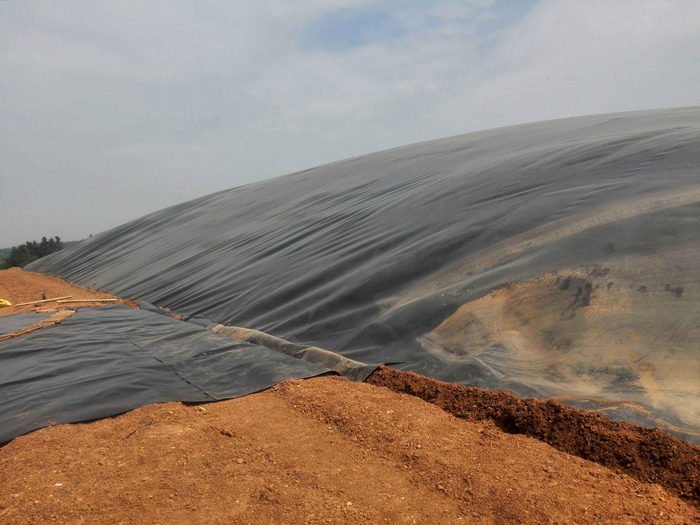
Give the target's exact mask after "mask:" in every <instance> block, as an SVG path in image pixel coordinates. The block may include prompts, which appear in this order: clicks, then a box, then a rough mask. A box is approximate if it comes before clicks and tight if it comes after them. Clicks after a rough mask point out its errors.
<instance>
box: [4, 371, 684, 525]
mask: <svg viewBox="0 0 700 525" xmlns="http://www.w3.org/2000/svg"><path fill="white" fill-rule="evenodd" d="M0 508H1V509H2V510H0V521H2V523H7V524H10V523H13V524H24V523H50V522H54V523H96V524H103V523H129V524H132V523H134V524H135V523H163V524H165V523H167V524H180V523H182V524H185V523H211V524H217V523H222V524H223V523H694V522H697V519H698V515H697V512H696V511H695V510H694V509H693V508H691V507H690V506H689V505H687V504H686V503H684V502H682V501H681V500H679V499H678V498H676V497H674V496H672V495H670V494H669V493H667V492H665V491H664V490H663V489H662V488H660V487H658V486H656V485H647V484H643V483H640V482H638V481H635V480H633V479H631V478H629V477H627V476H625V475H621V474H616V473H613V472H612V471H610V470H608V469H606V468H604V467H601V466H598V465H596V464H593V463H590V462H587V461H585V460H582V459H580V458H576V457H573V456H569V455H567V454H564V453H561V452H558V451H556V450H555V449H553V448H552V447H550V446H548V445H546V444H544V443H542V442H540V441H537V440H535V439H532V438H527V437H524V436H517V435H509V434H506V433H504V432H502V431H500V430H499V429H497V428H496V427H495V426H494V425H493V423H482V422H467V421H463V420H459V419H457V418H455V417H453V416H451V415H450V414H448V413H446V412H445V411H443V410H441V409H439V408H437V407H435V406H433V405H431V404H429V403H426V402H424V401H422V400H420V399H417V398H415V397H410V396H406V395H400V394H396V393H393V392H391V391H389V390H387V389H384V388H379V387H376V386H373V385H368V384H357V383H350V382H349V381H347V380H345V379H340V378H335V377H324V378H316V379H312V380H307V381H292V382H287V383H283V384H281V385H278V386H277V387H275V388H272V389H270V390H268V391H266V392H262V393H259V394H254V395H251V396H247V397H243V398H239V399H234V400H230V401H224V402H220V403H213V404H208V405H200V406H191V407H188V406H184V405H182V404H180V403H167V404H161V405H151V406H146V407H142V408H140V409H137V410H134V411H133V412H130V413H128V414H125V415H122V416H119V417H116V418H111V419H106V420H101V421H97V422H93V423H89V424H79V425H60V426H55V427H50V428H46V429H42V430H39V431H37V432H34V433H32V434H30V435H27V436H23V437H20V438H17V439H15V440H14V441H12V442H10V443H9V444H8V445H6V446H5V447H3V448H2V449H0Z"/></svg>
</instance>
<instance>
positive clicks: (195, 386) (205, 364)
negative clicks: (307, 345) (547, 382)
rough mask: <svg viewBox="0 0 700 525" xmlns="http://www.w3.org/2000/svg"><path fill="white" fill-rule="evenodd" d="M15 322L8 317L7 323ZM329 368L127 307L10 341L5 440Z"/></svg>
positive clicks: (3, 386) (88, 313)
mask: <svg viewBox="0 0 700 525" xmlns="http://www.w3.org/2000/svg"><path fill="white" fill-rule="evenodd" d="M5 319H6V318H0V322H2V321H4V320H5ZM326 372H328V370H327V369H325V368H322V367H320V366H317V365H314V364H312V363H307V362H305V361H301V360H298V359H294V358H292V357H288V356H286V355H284V354H281V353H279V352H276V351H274V350H270V349H267V348H263V347H261V346H256V345H251V344H247V343H238V342H234V341H231V340H230V339H228V338H225V337H223V336H219V335H216V334H214V333H213V332H211V331H209V330H207V329H205V328H202V327H200V326H197V325H193V324H190V323H183V322H181V321H176V320H174V319H172V318H170V317H168V316H164V315H159V314H155V313H150V312H145V311H142V310H135V309H132V308H128V307H125V306H122V305H113V306H107V307H103V308H86V309H80V310H78V311H77V312H76V313H75V314H73V316H71V317H69V318H68V319H66V320H64V321H62V322H61V324H59V325H55V326H51V327H46V328H41V329H39V330H36V331H34V332H31V333H30V334H26V335H23V336H21V337H17V338H14V339H8V340H5V341H0V443H3V442H5V441H8V440H10V439H12V438H14V437H17V436H19V435H22V434H25V433H27V432H30V431H32V430H35V429H37V428H41V427H44V426H47V425H48V424H49V423H50V422H56V423H73V422H79V421H87V420H91V419H97V418H101V417H107V416H113V415H116V414H120V413H122V412H126V411H128V410H131V409H134V408H137V407H140V406H143V405H147V404H150V403H158V402H165V401H191V402H197V401H213V400H220V399H228V398H233V397H238V396H242V395H245V394H250V393H252V392H257V391H260V390H264V389H265V388H268V387H270V386H272V385H275V384H277V383H279V382H280V381H284V380H287V379H298V378H305V377H312V376H316V375H320V374H323V373H326Z"/></svg>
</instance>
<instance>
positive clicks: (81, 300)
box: [56, 299, 119, 303]
mask: <svg viewBox="0 0 700 525" xmlns="http://www.w3.org/2000/svg"><path fill="white" fill-rule="evenodd" d="M118 300H119V299H62V300H60V301H56V302H57V303H114V302H116V301H118Z"/></svg>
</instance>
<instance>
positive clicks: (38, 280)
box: [0, 268, 138, 316]
mask: <svg viewBox="0 0 700 525" xmlns="http://www.w3.org/2000/svg"><path fill="white" fill-rule="evenodd" d="M43 295H45V296H46V298H47V299H52V298H54V297H65V296H67V295H72V296H73V297H71V299H116V297H114V296H113V295H109V294H107V293H104V292H99V291H96V290H90V289H88V288H84V287H82V286H77V285H75V284H72V283H69V282H67V281H64V280H63V279H59V278H58V277H52V276H49V275H42V274H40V273H33V272H25V271H23V270H21V269H20V268H10V269H9V270H2V271H0V299H5V300H7V301H10V302H11V303H12V304H13V305H15V304H18V303H26V302H29V301H40V300H41V299H42V297H43ZM119 302H121V303H124V304H126V305H127V306H132V307H138V305H137V303H134V302H133V301H128V300H123V299H119ZM105 304H110V303H62V304H59V303H56V302H50V303H41V304H37V305H36V306H34V305H27V306H20V307H17V306H11V307H6V308H0V316H3V315H12V314H16V313H18V312H26V311H29V310H37V309H43V310H47V309H48V310H51V309H57V308H71V309H75V308H85V307H94V306H105Z"/></svg>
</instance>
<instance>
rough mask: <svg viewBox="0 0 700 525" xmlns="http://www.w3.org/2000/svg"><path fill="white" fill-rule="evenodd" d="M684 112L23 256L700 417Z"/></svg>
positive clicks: (119, 286) (694, 164) (137, 295)
mask: <svg viewBox="0 0 700 525" xmlns="http://www.w3.org/2000/svg"><path fill="white" fill-rule="evenodd" d="M699 166H700V109H698V108H690V109H674V110H660V111H648V112H636V113H627V114H615V115H599V116H590V117H580V118H574V119H564V120H557V121H550V122H540V123H535V124H526V125H520V126H515V127H510V128H503V129H496V130H489V131H485V132H479V133H473V134H468V135H463V136H458V137H451V138H447V139H441V140H436V141H432V142H426V143H421V144H415V145H411V146H406V147H402V148H397V149H392V150H388V151H384V152H380V153H375V154H372V155H366V156H362V157H357V158H353V159H348V160H344V161H340V162H336V163H333V164H329V165H326V166H321V167H318V168H314V169H311V170H307V171H303V172H300V173H295V174H292V175H288V176H285V177H280V178H277V179H273V180H267V181H263V182H259V183H256V184H251V185H248V186H243V187H240V188H234V189H231V190H228V191H223V192H220V193H216V194H214V195H210V196H207V197H203V198H200V199H196V200H193V201H190V202H187V203H184V204H180V205H177V206H173V207H171V208H168V209H165V210H162V211H159V212H156V213H153V214H151V215H148V216H146V217H143V218H141V219H138V220H135V221H132V222H130V223H128V224H125V225H123V226H120V227H118V228H114V229H112V230H110V231H108V232H105V233H103V234H101V235H96V236H94V237H92V238H90V239H88V240H86V241H84V242H82V243H80V244H78V245H76V246H74V247H72V248H69V249H67V250H64V251H62V252H59V253H56V254H53V255H51V256H49V257H46V258H44V259H42V260H40V261H37V262H35V263H33V264H32V265H31V266H30V269H31V270H32V271H40V272H50V273H53V274H57V275H60V276H62V277H64V278H67V279H69V280H71V281H74V282H76V283H78V284H81V285H85V286H90V287H93V288H98V289H101V290H105V291H108V292H110V293H113V294H115V295H118V296H121V297H127V298H129V299H143V300H147V301H150V302H152V303H154V304H156V305H158V306H168V307H170V308H172V309H173V310H176V311H178V312H180V313H184V314H190V315H199V316H202V317H204V318H206V319H209V320H211V321H212V322H217V323H222V324H230V325H236V326H240V327H245V328H250V329H255V330H260V331H262V332H266V333H268V334H271V335H274V336H277V337H280V338H283V339H286V340H289V341H291V342H295V343H301V344H308V345H315V346H317V347H320V348H323V349H326V350H330V351H332V352H338V353H341V354H342V355H344V356H346V357H349V358H351V359H354V360H357V361H360V362H364V363H377V362H387V363H397V364H396V365H394V366H397V367H399V368H403V369H410V370H414V371H417V372H420V373H423V374H426V375H428V376H432V377H435V378H438V379H443V380H447V381H451V382H455V383H461V384H467V385H475V386H480V387H486V388H492V389H509V390H512V391H513V392H515V393H516V394H518V395H520V396H537V397H542V398H546V397H556V398H559V399H562V400H563V401H565V402H570V403H574V404H576V403H583V404H585V406H587V407H589V408H590V407H591V406H598V407H599V408H603V409H606V411H605V413H606V414H607V415H609V416H610V417H613V418H618V419H626V420H630V421H634V422H637V423H642V424H654V425H656V424H660V425H661V426H664V428H667V429H669V430H671V431H674V432H676V433H677V434H679V435H684V436H689V438H690V439H696V438H695V437H694V436H695V435H696V434H697V433H698V432H700V391H699V389H698V379H700V355H699V354H700V308H699V307H698V304H700V282H699V276H700V168H699Z"/></svg>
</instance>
